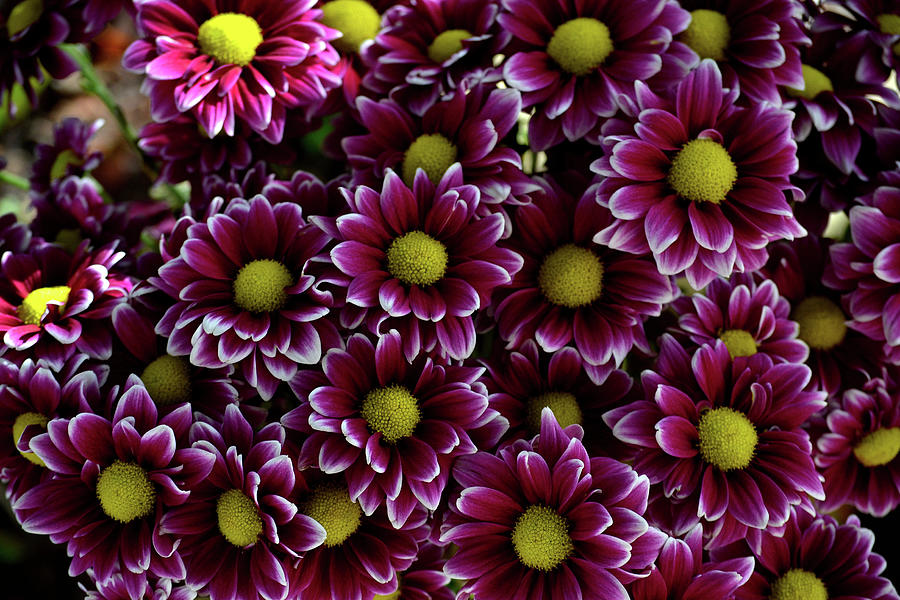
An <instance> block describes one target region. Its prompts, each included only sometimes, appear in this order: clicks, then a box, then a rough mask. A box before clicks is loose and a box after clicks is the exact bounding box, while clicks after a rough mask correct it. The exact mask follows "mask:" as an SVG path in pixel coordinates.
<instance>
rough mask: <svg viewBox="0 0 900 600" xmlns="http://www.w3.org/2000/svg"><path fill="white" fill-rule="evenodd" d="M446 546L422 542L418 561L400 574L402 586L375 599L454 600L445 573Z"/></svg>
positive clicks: (417, 556) (454, 595)
mask: <svg viewBox="0 0 900 600" xmlns="http://www.w3.org/2000/svg"><path fill="white" fill-rule="evenodd" d="M445 550H446V548H444V547H443V546H438V545H437V544H434V543H432V542H429V541H425V542H422V543H421V545H420V546H419V552H418V554H417V555H416V561H415V562H414V563H413V564H412V566H411V567H409V568H408V569H406V570H405V571H403V572H402V573H400V574H399V580H400V587H398V588H397V589H396V590H395V591H394V592H393V593H391V594H382V595H378V594H376V595H375V600H453V598H455V597H456V594H455V593H454V592H453V590H452V589H451V588H450V587H449V584H450V581H451V580H450V577H449V576H448V575H447V574H446V573H444V563H446V562H447V559H446V558H444V552H445Z"/></svg>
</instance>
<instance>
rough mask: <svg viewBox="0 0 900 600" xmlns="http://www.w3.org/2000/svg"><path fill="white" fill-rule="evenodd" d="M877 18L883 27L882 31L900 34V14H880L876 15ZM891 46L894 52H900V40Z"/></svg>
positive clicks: (879, 26) (879, 24) (880, 27)
mask: <svg viewBox="0 0 900 600" xmlns="http://www.w3.org/2000/svg"><path fill="white" fill-rule="evenodd" d="M875 20H876V21H878V28H879V29H881V33H887V34H888V35H900V15H891V14H884V15H878V16H877V17H875ZM891 48H892V49H893V51H894V54H900V42H897V43H896V44H894V45H893V46H891Z"/></svg>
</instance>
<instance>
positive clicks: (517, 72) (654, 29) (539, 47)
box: [498, 0, 690, 150]
mask: <svg viewBox="0 0 900 600" xmlns="http://www.w3.org/2000/svg"><path fill="white" fill-rule="evenodd" d="M501 4H502V5H503V12H502V13H501V14H500V16H499V17H498V18H499V20H500V23H501V24H502V25H503V27H505V28H506V29H507V30H508V31H509V32H510V33H511V34H512V35H513V37H514V38H515V39H514V40H513V44H514V47H516V48H518V49H519V51H518V52H516V53H514V54H511V55H510V56H509V58H508V59H507V60H506V62H505V63H504V65H503V76H504V78H505V79H506V82H507V84H508V85H509V86H510V87H512V88H515V89H517V90H519V91H521V92H522V95H523V103H524V106H525V107H526V108H527V107H531V106H534V107H535V108H536V112H535V114H534V116H533V117H532V119H531V122H530V124H529V131H528V139H529V143H530V144H531V146H532V148H534V149H536V150H545V149H547V148H549V147H550V146H553V145H556V144H558V143H559V142H561V141H563V140H564V139H568V140H569V141H575V140H578V139H580V138H582V137H583V136H584V135H585V134H587V133H588V132H589V131H591V130H592V129H593V128H594V127H596V126H597V125H598V122H599V120H600V119H601V118H602V117H611V116H612V115H613V114H615V112H616V110H617V106H616V96H618V95H619V94H623V93H624V94H632V93H633V91H634V82H635V81H644V80H647V79H650V78H651V77H653V76H654V75H657V74H658V73H660V71H661V70H663V69H669V68H677V71H678V76H680V75H682V74H683V73H684V71H685V70H686V68H685V67H686V66H687V65H685V64H682V63H681V62H680V61H674V62H673V61H670V60H668V59H667V57H666V56H665V55H666V53H667V51H668V50H669V45H670V43H671V42H672V36H673V35H675V34H677V33H679V32H681V31H683V30H684V28H685V27H686V26H687V24H688V22H689V21H690V15H688V13H687V11H685V10H683V9H682V8H681V7H679V6H678V3H677V2H672V1H670V0H641V1H640V2H637V3H634V2H631V3H627V4H623V3H621V2H613V1H601V2H577V1H574V0H565V1H562V2H555V1H553V0H502V1H501ZM688 54H690V52H688ZM678 76H676V79H677V78H678Z"/></svg>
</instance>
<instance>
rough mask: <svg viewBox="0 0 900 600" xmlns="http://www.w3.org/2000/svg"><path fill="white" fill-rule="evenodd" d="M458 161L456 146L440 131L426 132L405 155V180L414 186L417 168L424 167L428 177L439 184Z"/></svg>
mask: <svg viewBox="0 0 900 600" xmlns="http://www.w3.org/2000/svg"><path fill="white" fill-rule="evenodd" d="M455 162H456V146H454V145H453V143H452V142H451V141H450V140H448V139H447V138H445V137H444V136H442V135H441V134H439V133H426V134H425V135H420V136H419V137H417V138H416V139H415V141H414V142H413V143H412V144H410V145H409V148H407V150H406V153H405V154H404V155H403V165H402V166H401V168H400V170H401V171H402V172H403V173H402V174H403V182H404V183H406V185H408V186H409V187H412V185H413V181H415V178H416V169H422V170H423V171H425V174H426V175H428V179H430V180H431V182H432V183H434V184H435V185H437V183H438V182H439V181H440V180H441V177H443V176H444V173H446V172H447V169H449V168H450V165H452V164H453V163H455Z"/></svg>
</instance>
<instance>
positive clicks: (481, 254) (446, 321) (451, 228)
mask: <svg viewBox="0 0 900 600" xmlns="http://www.w3.org/2000/svg"><path fill="white" fill-rule="evenodd" d="M345 197H346V199H347V202H348V204H349V205H350V210H351V212H350V213H349V214H346V215H343V216H341V217H339V218H338V219H337V228H338V231H339V232H340V235H341V238H340V242H341V243H339V244H338V245H337V246H335V247H334V249H332V251H331V259H332V260H333V261H334V264H335V265H337V267H338V268H339V269H340V270H341V271H342V272H343V273H345V274H346V275H348V276H349V277H350V282H349V285H348V288H347V303H348V304H352V305H355V306H359V307H362V308H367V309H369V315H368V319H369V328H370V329H371V330H372V331H373V332H385V331H388V330H390V329H397V330H398V331H399V332H400V335H401V338H402V339H403V351H404V354H405V355H406V357H407V359H409V360H412V359H413V358H414V357H415V356H416V355H417V354H418V353H419V351H420V348H421V349H424V350H425V351H427V352H430V351H432V350H435V351H436V352H438V353H439V354H441V355H446V356H450V357H451V358H453V359H463V358H466V357H467V356H469V355H470V354H471V353H472V350H473V349H474V347H475V325H474V322H473V319H472V315H473V313H474V312H475V311H476V310H478V309H480V308H485V307H486V306H487V305H488V304H489V303H490V294H491V292H492V291H493V290H494V288H496V287H497V286H499V285H503V284H505V283H508V282H509V281H510V280H511V279H512V275H513V274H515V273H516V271H518V270H519V269H520V268H521V266H522V258H521V257H520V256H519V255H518V254H516V253H515V252H513V251H511V250H506V249H502V248H498V247H496V243H497V240H499V239H500V236H501V235H502V234H503V225H504V221H503V217H502V216H501V215H499V214H493V215H489V216H486V217H483V218H478V217H477V216H476V213H477V211H478V205H479V202H480V194H479V192H478V188H476V187H475V186H473V185H467V184H464V183H463V170H462V167H461V166H460V165H459V164H458V163H456V164H454V165H453V166H452V167H450V169H449V170H448V171H447V172H446V173H444V174H443V177H441V178H440V179H439V181H438V183H437V184H434V183H432V182H431V180H430V179H429V178H428V176H427V175H426V174H425V172H424V171H421V172H420V173H419V174H418V175H417V176H416V178H415V183H414V184H413V186H412V189H410V188H409V187H407V186H406V185H404V183H403V181H402V180H401V179H400V176H399V175H397V174H396V173H394V172H393V171H392V170H388V172H387V174H386V175H385V179H384V185H383V187H382V190H381V194H379V193H378V192H376V191H375V190H373V189H371V188H368V187H366V186H359V187H357V188H356V190H355V193H353V195H351V194H350V192H349V191H348V192H345Z"/></svg>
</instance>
